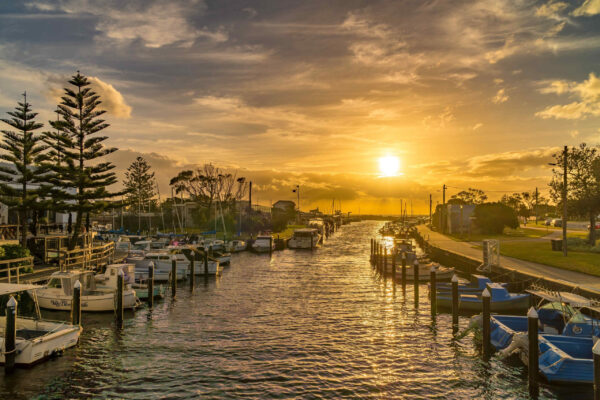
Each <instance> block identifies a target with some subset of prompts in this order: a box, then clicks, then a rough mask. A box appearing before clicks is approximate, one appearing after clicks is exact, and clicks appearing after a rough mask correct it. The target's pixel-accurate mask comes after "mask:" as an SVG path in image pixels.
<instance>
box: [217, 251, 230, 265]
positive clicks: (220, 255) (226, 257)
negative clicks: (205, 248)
mask: <svg viewBox="0 0 600 400" xmlns="http://www.w3.org/2000/svg"><path fill="white" fill-rule="evenodd" d="M212 258H214V259H215V260H217V261H218V262H219V265H229V264H230V263H231V254H230V253H226V252H225V251H214V252H213V254H212Z"/></svg>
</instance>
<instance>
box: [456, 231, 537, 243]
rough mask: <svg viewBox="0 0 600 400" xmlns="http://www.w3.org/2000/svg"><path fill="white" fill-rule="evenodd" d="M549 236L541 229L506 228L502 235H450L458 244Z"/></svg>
mask: <svg viewBox="0 0 600 400" xmlns="http://www.w3.org/2000/svg"><path fill="white" fill-rule="evenodd" d="M547 234H548V232H544V231H541V230H539V229H529V228H517V229H510V228H506V229H505V230H504V232H503V233H502V235H484V234H476V235H458V234H454V235H448V236H449V237H450V238H451V239H453V240H456V241H458V242H481V241H482V240H483V239H498V240H502V239H518V238H541V237H544V236H546V235H547Z"/></svg>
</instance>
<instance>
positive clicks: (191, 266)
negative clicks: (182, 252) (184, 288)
mask: <svg viewBox="0 0 600 400" xmlns="http://www.w3.org/2000/svg"><path fill="white" fill-rule="evenodd" d="M194 258H195V257H194ZM194 258H192V259H191V260H190V290H194V283H195V279H194V278H195V272H196V271H195V270H194V268H195V265H194Z"/></svg>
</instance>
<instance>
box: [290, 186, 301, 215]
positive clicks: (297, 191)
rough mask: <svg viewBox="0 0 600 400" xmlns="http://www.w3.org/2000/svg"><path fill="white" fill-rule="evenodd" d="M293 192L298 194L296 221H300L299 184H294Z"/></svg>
mask: <svg viewBox="0 0 600 400" xmlns="http://www.w3.org/2000/svg"><path fill="white" fill-rule="evenodd" d="M292 192H293V193H296V195H297V196H298V217H297V219H298V221H300V185H296V188H294V189H292Z"/></svg>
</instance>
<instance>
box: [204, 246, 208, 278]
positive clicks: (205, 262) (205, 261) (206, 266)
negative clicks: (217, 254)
mask: <svg viewBox="0 0 600 400" xmlns="http://www.w3.org/2000/svg"><path fill="white" fill-rule="evenodd" d="M204 277H206V278H208V253H207V252H206V249H204Z"/></svg>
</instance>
